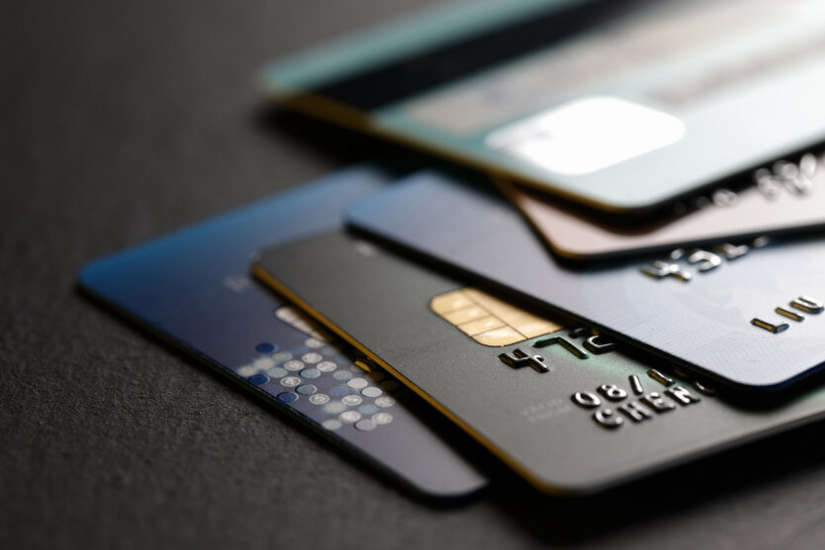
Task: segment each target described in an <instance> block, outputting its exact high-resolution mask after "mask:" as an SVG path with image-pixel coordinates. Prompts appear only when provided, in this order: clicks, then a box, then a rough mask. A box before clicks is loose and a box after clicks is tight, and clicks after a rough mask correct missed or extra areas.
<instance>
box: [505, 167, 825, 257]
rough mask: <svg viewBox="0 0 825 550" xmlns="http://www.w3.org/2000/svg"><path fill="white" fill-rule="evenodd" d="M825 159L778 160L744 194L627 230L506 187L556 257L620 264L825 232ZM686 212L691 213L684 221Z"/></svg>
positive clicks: (696, 203) (687, 205)
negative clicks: (677, 251)
mask: <svg viewBox="0 0 825 550" xmlns="http://www.w3.org/2000/svg"><path fill="white" fill-rule="evenodd" d="M823 160H825V156H823V155H822V154H821V153H820V154H819V155H818V156H817V155H815V154H811V153H808V154H805V155H801V156H799V157H797V158H794V159H793V160H792V161H791V162H787V161H778V162H776V163H774V164H773V166H771V167H764V168H760V169H758V170H756V171H754V173H753V174H752V175H751V176H750V177H748V178H745V180H747V181H748V182H751V183H752V185H750V186H748V187H745V188H744V189H742V190H737V191H733V190H730V189H719V190H716V191H714V192H713V193H711V194H710V196H708V197H705V196H702V197H698V198H696V199H693V200H691V201H687V202H682V203H677V204H676V205H675V206H674V210H675V211H676V212H674V214H673V215H668V216H665V217H660V218H657V219H656V221H655V222H652V223H633V224H625V225H620V224H617V223H615V221H614V222H613V223H611V221H609V220H601V219H597V218H595V217H594V216H593V215H592V213H582V212H581V211H575V210H572V209H570V208H569V207H565V206H562V205H559V203H558V202H557V201H553V200H552V199H550V198H549V197H547V196H546V195H545V194H543V193H540V192H537V191H535V190H532V189H527V188H523V187H517V186H514V185H512V184H508V183H502V190H503V191H504V192H505V194H506V195H507V197H508V198H509V199H510V201H511V202H513V204H515V205H516V206H518V208H519V209H521V211H522V212H523V213H524V215H525V216H526V217H527V219H528V220H529V221H530V223H531V224H532V226H533V228H534V229H535V230H536V231H537V232H538V234H539V235H540V236H542V237H543V238H544V240H545V241H546V242H547V244H548V245H549V246H550V248H551V249H552V250H553V252H555V253H556V254H558V255H560V256H562V257H564V258H567V259H570V260H578V261H593V260H603V259H617V258H621V257H626V256H632V255H637V256H638V255H640V254H643V253H651V252H657V251H658V252H662V251H664V252H669V251H670V250H672V249H674V248H678V247H684V246H696V245H699V244H705V243H709V242H710V243H712V242H714V241H716V242H718V241H719V240H723V239H728V240H730V239H738V240H744V239H748V238H755V237H759V236H762V235H766V234H771V235H773V234H783V235H784V234H788V233H792V232H802V231H811V230H815V229H816V230H820V231H821V230H822V229H823V228H824V227H825V165H823ZM680 210H689V211H688V212H687V213H685V214H678V212H679V211H680Z"/></svg>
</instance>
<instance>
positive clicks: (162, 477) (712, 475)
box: [0, 0, 825, 550]
mask: <svg viewBox="0 0 825 550" xmlns="http://www.w3.org/2000/svg"><path fill="white" fill-rule="evenodd" d="M428 3H432V2H427V1H420V0H396V1H394V2H386V1H381V0H359V1H358V2H345V1H343V0H339V1H322V0H300V1H298V0H288V1H284V0H276V1H270V2H263V1H248V2H217V1H214V0H201V1H200V2H181V1H178V0H171V1H170V0H167V1H163V2H158V1H155V0H144V1H141V2H122V1H117V0H115V1H109V2H103V1H92V2H56V1H53V0H50V1H33V2H13V3H7V5H4V7H3V8H2V10H0V261H2V279H0V323H1V325H0V326H1V328H0V351H2V354H0V363H2V367H0V548H31V547H49V548H117V547H123V548H147V547H152V548H181V547H184V548H185V547H198V548H227V547H233V548H246V547H274V548H381V549H389V548H403V549H405V550H412V549H414V548H532V547H559V548H566V547H587V548H610V549H614V548H653V547H659V548H668V549H680V548H696V547H705V548H744V547H747V548H780V547H781V548H821V547H822V544H823V540H825V500H824V499H823V498H822V495H825V444H824V443H823V436H825V430H823V424H822V423H819V424H816V425H813V426H809V427H806V428H803V429H801V430H797V431H796V432H793V433H790V434H784V435H781V436H779V437H775V438H773V439H770V440H767V441H763V442H761V443H758V444H754V445H750V446H748V447H746V448H744V449H738V450H735V451H731V452H727V453H725V454H723V455H720V456H717V457H714V458H711V459H706V460H703V461H700V462H698V463H694V464H691V465H689V466H685V467H682V468H679V469H677V470H670V471H667V472H664V473H661V474H659V475H657V476H654V477H652V478H650V479H648V480H645V481H643V482H641V483H636V484H633V485H630V486H627V487H625V488H622V489H619V490H616V491H613V492H610V493H608V494H606V495H601V496H598V497H593V498H587V499H584V500H560V499H558V498H550V497H545V496H542V495H539V494H537V493H536V492H535V491H533V490H531V489H530V488H529V487H527V486H526V485H524V484H522V483H520V482H515V481H512V482H510V483H505V484H502V485H501V486H499V487H497V488H495V489H494V490H492V491H490V492H488V493H487V494H485V495H482V496H480V497H478V498H475V499H473V500H472V501H470V502H468V503H464V504H462V505H453V506H434V505H432V504H429V503H426V502H422V501H421V500H418V499H416V498H414V497H411V496H409V495H408V494H406V493H404V492H402V491H400V490H399V489H398V488H397V487H395V486H394V485H392V484H391V483H389V482H387V481H385V480H382V479H381V478H378V477H376V476H374V475H372V474H371V473H370V472H369V470H368V469H367V468H364V467H363V466H361V465H359V464H358V463H357V462H356V461H354V460H352V459H350V458H347V457H346V456H344V455H343V454H341V453H340V452H338V451H336V450H335V449H334V448H333V447H332V446H330V445H328V444H326V443H323V442H321V441H320V440H319V439H318V438H317V437H315V436H314V435H313V434H312V433H310V432H309V431H307V430H306V429H304V428H302V427H301V426H298V425H297V424H295V423H294V422H291V421H288V420H287V419H286V418H285V417H284V416H283V415H281V414H278V413H277V412H276V411H274V410H272V408H271V407H269V406H267V405H265V404H264V403H262V402H260V401H258V400H256V399H254V398H252V397H250V396H249V395H248V394H247V393H246V392H244V391H241V390H240V389H238V388H237V387H235V386H234V385H231V384H229V383H227V382H225V381H224V380H223V379H221V378H219V377H218V376H217V375H214V374H212V372H211V371H209V370H207V369H206V368H204V367H202V366H201V365H199V364H198V363H197V362H195V361H192V360H190V359H188V358H185V357H184V356H182V355H181V354H178V353H176V352H174V351H172V350H171V349H170V348H168V347H165V346H162V345H159V344H158V343H157V342H155V341H154V340H153V339H151V338H150V337H148V336H145V335H143V334H141V333H139V332H136V331H135V330H133V329H132V327H131V326H129V325H127V324H126V323H124V322H121V321H118V320H116V319H115V318H113V317H112V316H111V315H109V314H108V313H107V312H105V311H103V310H101V309H100V308H99V307H97V306H95V305H93V304H92V303H91V302H89V301H88V300H87V299H85V298H84V297H83V296H82V295H80V294H79V293H78V291H77V289H76V287H75V276H76V273H77V271H78V270H79V269H80V268H81V266H82V265H83V264H84V263H86V262H88V261H89V260H92V259H94V258H96V257H99V256H101V255H103V254H107V253H111V252H114V251H116V250H118V249H121V248H123V247H125V246H128V245H132V244H135V243H138V242H141V241H143V240H146V239H149V238H152V237H157V236H159V235H162V234H164V233H166V232H168V231H170V230H173V229H175V228H178V227H181V226H183V225H186V224H189V223H191V222H194V221H197V220H201V219H204V218H207V217H209V216H212V215H215V214H218V213H220V212H222V211H225V210H227V209H230V208H232V207H236V206H240V205H242V204H244V203H246V202H249V201H252V200H254V199H257V198H261V197H264V196H267V195H269V194H271V193H274V192H276V191H277V190H279V189H284V188H287V187H290V186H293V185H297V184H299V183H300V182H302V181H305V180H307V179H310V178H313V177H316V176H320V175H322V174H324V173H327V172H329V171H332V170H335V169H337V168H340V167H343V166H346V165H348V164H350V163H352V162H357V161H359V160H365V159H369V158H372V157H375V156H379V157H380V156H387V155H391V154H393V153H394V152H395V151H392V150H391V149H390V148H389V147H388V146H386V145H383V144H380V143H377V142H375V141H371V140H368V139H364V138H358V137H357V136H354V135H352V134H349V133H347V132H344V131H340V130H336V129H334V128H331V127H329V126H327V125H324V124H320V123H316V122H312V121H309V120H306V119H303V118H300V117H297V116H294V115H293V116H291V115H285V114H283V113H279V112H278V111H277V110H273V109H271V108H268V107H267V105H266V103H265V102H264V101H263V100H262V99H261V98H260V97H259V96H258V95H257V92H256V89H255V86H254V76H255V74H256V71H257V70H258V69H259V68H260V67H261V66H262V65H263V64H264V63H266V62H267V61H269V60H271V59H273V58H275V57H277V56H280V55H284V54H287V53H290V52H294V51H296V50H298V49H300V48H302V47H306V46H309V45H312V44H317V43H320V42H322V41H323V40H325V39H329V38H331V37H335V36H340V35H343V34H346V33H347V32H350V31H353V30H355V29H359V28H363V27H365V26H367V25H370V24H373V23H376V22H379V21H383V20H386V19H388V18H390V17H392V16H395V15H398V14H401V13H404V12H409V11H412V10H414V9H416V8H418V7H421V6H424V5H426V4H428ZM183 388H186V391H185V392H184V391H182V389H183Z"/></svg>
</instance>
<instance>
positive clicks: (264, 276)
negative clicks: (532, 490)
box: [252, 264, 586, 495]
mask: <svg viewBox="0 0 825 550" xmlns="http://www.w3.org/2000/svg"><path fill="white" fill-rule="evenodd" d="M252 273H253V275H255V277H257V278H258V279H259V280H261V281H263V282H264V283H266V284H267V285H269V286H270V287H271V288H272V289H274V290H275V291H276V292H277V293H278V294H281V295H282V296H284V297H285V298H286V299H287V300H289V301H290V302H292V303H294V304H296V305H297V306H298V307H300V308H301V309H302V310H304V312H305V313H307V314H308V315H309V316H311V317H312V318H314V319H315V320H316V321H318V322H319V323H321V324H323V325H324V326H325V327H327V328H328V329H329V330H331V331H332V332H334V333H335V334H336V335H337V336H338V337H340V338H341V339H343V340H344V341H346V342H347V343H348V344H349V345H351V346H352V347H354V348H355V349H356V350H358V351H359V352H361V353H362V354H363V355H365V356H366V357H367V358H369V359H370V360H371V361H373V362H374V363H375V364H376V365H378V366H380V367H381V368H383V369H385V370H386V371H387V372H389V373H390V374H391V375H393V376H394V377H395V378H396V379H397V380H399V381H400V382H401V383H403V384H404V385H405V386H407V387H408V388H410V389H411V390H412V391H413V392H415V393H416V395H418V396H420V397H421V398H422V399H424V400H425V401H426V402H427V403H429V404H430V405H432V406H433V407H434V408H435V409H436V410H438V411H439V412H440V413H441V414H443V415H444V416H446V417H447V418H449V419H450V421H452V422H453V423H454V424H456V425H457V426H459V427H460V428H461V429H462V430H464V431H465V432H467V433H468V434H469V435H470V436H471V437H472V438H473V439H475V440H476V441H478V442H479V443H480V444H481V445H482V446H483V447H485V448H486V449H487V450H488V451H490V452H491V453H493V455H495V456H496V457H497V458H499V459H500V460H501V461H502V462H504V463H505V464H507V466H509V467H510V468H511V469H512V470H513V471H515V472H516V473H517V474H519V475H520V476H521V477H523V478H524V479H525V480H527V481H528V482H529V483H530V484H531V485H533V486H534V487H536V488H537V489H540V490H541V491H544V492H546V493H550V494H556V495H571V494H576V493H584V492H586V491H584V490H579V491H576V490H571V489H563V488H560V487H555V486H552V485H549V484H547V483H544V482H543V481H542V480H540V479H539V478H537V477H535V476H534V475H533V474H532V473H531V472H529V471H528V470H526V469H525V468H524V467H523V466H522V465H521V464H519V463H518V462H517V461H516V460H515V459H514V458H513V457H512V456H510V455H509V454H507V453H505V452H504V451H503V450H502V449H501V448H499V447H498V446H496V445H494V444H493V443H492V442H491V441H490V440H489V439H487V438H486V437H484V436H483V435H482V434H480V433H479V432H477V431H476V430H475V429H473V428H472V427H471V426H470V425H469V424H467V423H466V422H464V421H463V420H462V419H461V418H459V417H458V416H456V415H455V413H453V412H452V411H451V410H450V409H448V408H446V407H445V406H444V405H442V404H441V403H440V402H439V401H437V400H435V399H433V398H432V397H431V396H430V395H429V394H428V393H426V392H425V391H424V390H422V389H421V388H419V387H418V386H416V385H415V384H413V382H412V381H411V380H410V379H408V378H406V377H405V376H404V375H402V374H401V373H400V372H399V371H397V370H396V369H394V368H393V367H392V366H391V365H390V364H389V363H387V362H386V361H384V360H383V359H382V358H381V357H379V356H377V355H376V354H375V353H373V352H372V351H370V350H369V349H368V348H367V347H365V346H364V345H363V344H361V343H360V342H359V341H358V340H356V339H355V338H353V337H352V336H351V335H350V334H349V333H347V332H346V331H344V330H343V329H341V327H339V326H338V325H336V324H335V323H333V322H332V321H331V320H330V319H328V318H327V317H326V316H324V315H322V314H321V313H320V312H319V311H318V310H316V309H314V308H313V307H312V306H310V305H309V303H307V302H306V301H305V300H303V299H302V298H301V297H300V296H298V295H297V294H295V293H294V292H292V291H291V290H290V289H289V288H288V287H287V286H286V285H284V284H283V283H281V282H280V281H278V280H277V279H275V278H274V277H272V275H270V274H269V273H268V272H267V271H266V270H264V268H263V267H261V266H260V265H257V264H255V265H253V266H252Z"/></svg>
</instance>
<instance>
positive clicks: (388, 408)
mask: <svg viewBox="0 0 825 550" xmlns="http://www.w3.org/2000/svg"><path fill="white" fill-rule="evenodd" d="M390 177H391V176H390V174H389V173H387V172H384V171H382V170H380V169H378V168H375V167H369V166H367V167H356V168H352V169H349V170H345V171H342V172H339V173H336V174H334V175H332V176H329V177H326V178H323V179H322V180H320V181H317V182H315V183H311V184H308V185H305V186H303V187H301V188H299V189H297V190H294V191H290V192H287V193H284V194H282V195H278V196H274V197H271V198H268V199H264V200H262V201H260V202H257V203H254V204H252V205H249V206H247V207H244V208H241V209H239V210H235V211H233V212H230V213H228V214H225V215H222V216H220V217H217V218H213V219H210V220H207V221H205V222H203V223H200V224H197V225H194V226H191V227H188V228H186V229H183V230H181V231H178V232H176V233H173V234H170V235H167V236H165V237H161V238H159V239H157V240H154V241H151V242H148V243H145V244H142V245H140V246H137V247H134V248H130V249H128V250H125V251H123V252H120V253H117V254H115V255H113V256H109V257H107V258H103V259H101V260H98V261H96V262H93V263H91V264H90V265H88V266H86V268H85V269H84V270H83V271H82V272H81V273H80V283H81V285H82V286H83V288H84V289H85V290H87V291H89V292H90V293H92V294H93V295H94V296H95V297H97V298H99V299H101V300H102V301H103V302H104V303H106V304H107V305H109V306H111V307H113V308H114V309H115V310H117V311H119V312H120V313H123V314H125V315H126V316H127V317H129V318H131V319H132V320H134V321H136V322H138V323H139V324H140V325H143V326H144V327H146V328H148V329H150V331H151V332H153V333H155V334H157V335H159V336H161V337H164V338H165V339H168V340H171V341H172V342H174V343H175V344H176V345H178V346H180V347H181V348H183V349H185V350H186V351H188V352H190V353H192V354H194V355H195V356H197V357H199V358H200V359H202V360H204V361H205V362H206V363H207V364H209V365H211V366H212V367H215V368H217V369H218V370H219V371H221V372H222V373H224V374H227V375H229V376H230V377H231V378H232V379H234V380H236V381H237V382H239V383H241V384H242V385H243V386H245V387H247V388H249V389H251V390H252V391H254V392H256V393H257V394H258V395H260V396H262V397H264V398H266V399H267V400H269V401H270V402H272V403H273V404H274V405H275V406H276V407H277V408H279V409H280V410H282V411H284V412H286V413H288V414H290V415H291V416H293V417H295V418H298V419H299V420H301V421H303V423H304V424H306V425H308V426H310V427H312V428H314V429H316V430H318V431H320V432H323V434H324V435H325V436H327V437H328V439H330V440H331V441H334V442H336V443H338V444H340V445H341V446H342V447H345V448H347V449H348V450H350V451H353V452H355V453H356V454H358V455H360V456H362V457H364V458H366V459H368V460H370V461H371V462H372V463H373V464H374V465H378V466H380V467H382V468H383V469H384V470H385V471H388V472H389V473H391V474H394V475H395V476H396V477H398V478H401V479H403V480H405V481H406V482H407V483H408V484H409V485H410V486H412V487H413V488H414V489H416V490H417V491H420V492H423V493H425V494H428V495H433V496H439V497H456V496H462V495H466V494H469V493H472V492H475V491H477V490H478V489H480V488H482V487H483V486H485V485H486V484H487V479H486V477H485V476H484V475H483V474H482V473H480V472H479V471H478V470H477V469H476V467H475V466H474V465H473V464H472V463H471V462H470V460H468V458H466V457H468V456H469V457H473V458H476V457H483V456H484V454H485V451H483V450H481V449H480V447H476V446H475V444H473V443H472V442H470V441H468V439H467V438H466V437H465V436H464V434H463V433H461V432H460V431H459V430H457V429H456V428H454V427H452V426H451V425H449V423H448V422H446V421H445V420H443V419H442V418H440V417H439V416H437V415H436V414H435V413H434V411H431V410H430V409H429V405H427V404H426V403H424V402H423V401H421V400H419V399H418V398H417V397H416V396H414V395H413V394H411V393H410V392H409V390H406V389H404V388H402V387H400V386H399V384H398V383H397V382H395V381H394V380H391V379H389V378H388V377H384V376H383V375H382V374H380V373H366V372H365V371H363V370H361V369H359V368H358V367H357V366H355V365H354V364H353V362H352V359H351V357H350V356H348V355H347V353H346V352H345V351H343V350H342V349H339V348H338V347H336V346H335V345H334V344H333V343H330V342H328V341H326V340H325V335H323V334H322V333H319V332H318V331H317V329H316V328H315V327H314V326H312V325H310V324H309V323H308V322H307V321H306V320H305V318H303V317H302V315H301V314H300V313H298V312H297V311H295V310H294V309H292V308H291V307H289V306H286V305H285V304H284V303H283V302H281V301H280V300H279V299H277V298H276V297H275V296H274V295H273V294H271V293H270V292H269V291H268V290H266V289H263V288H261V287H259V286H258V284H257V283H255V282H253V281H252V280H251V279H250V277H249V275H248V270H249V261H250V257H251V256H252V255H253V253H254V251H256V250H258V249H260V248H263V247H265V246H267V245H271V244H274V243H280V242H287V241H290V240H294V239H297V238H301V237H304V236H308V235H311V234H314V233H317V232H320V231H325V230H326V231H328V230H331V229H335V228H337V227H339V226H340V224H341V211H342V209H343V208H344V205H345V204H347V203H348V202H349V201H351V200H353V199H355V198H358V197H362V196H364V195H366V194H367V193H370V192H372V191H375V190H376V189H378V188H379V187H381V185H383V184H384V183H386V182H387V181H388V180H389V178H390ZM334 268H335V266H334V265H323V264H319V265H318V266H317V269H319V270H325V269H334Z"/></svg>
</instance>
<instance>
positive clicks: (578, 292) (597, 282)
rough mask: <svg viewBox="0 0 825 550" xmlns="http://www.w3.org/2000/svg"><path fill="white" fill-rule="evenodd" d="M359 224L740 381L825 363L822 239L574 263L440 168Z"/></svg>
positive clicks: (777, 382)
mask: <svg viewBox="0 0 825 550" xmlns="http://www.w3.org/2000/svg"><path fill="white" fill-rule="evenodd" d="M348 219H349V222H350V223H351V224H353V225H354V226H356V227H358V228H361V229H363V230H366V231H368V232H370V233H372V234H373V235H376V236H378V237H380V238H383V239H385V240H390V241H392V242H395V243H398V244H400V245H403V246H404V247H406V248H407V249H412V250H414V251H416V252H417V253H419V254H423V255H424V256H426V257H429V258H431V259H434V260H436V261H438V262H439V263H441V264H442V265H446V266H452V267H453V268H457V269H459V270H460V271H462V272H463V273H465V274H467V275H470V276H474V277H476V278H477V279H479V280H481V281H483V282H484V283H485V284H488V285H492V286H491V287H492V288H498V289H500V290H501V291H502V292H504V293H510V296H514V297H515V298H516V299H521V300H525V301H526V302H527V303H528V304H534V305H535V306H536V307H545V308H549V310H550V311H553V312H556V313H558V314H561V315H563V316H564V317H565V318H567V319H573V320H575V321H576V322H580V323H583V324H586V325H588V326H594V328H596V329H598V330H600V331H603V332H605V333H606V334H609V335H612V336H614V337H617V338H620V339H623V340H625V341H627V342H629V343H631V344H633V345H638V346H642V347H644V348H645V349H647V350H649V351H652V352H655V353H658V354H660V355H663V356H665V357H666V358H668V359H669V360H673V361H675V362H677V363H679V364H681V365H683V366H685V367H688V368H691V369H694V370H696V371H697V372H699V373H700V374H704V375H707V376H710V377H712V378H715V379H718V380H720V381H722V382H724V383H727V384H732V385H734V386H737V387H739V388H746V389H761V390H772V389H778V388H780V387H783V386H786V385H788V384H790V383H792V382H794V381H796V380H797V379H800V378H802V377H804V376H807V375H809V374H811V373H813V372H814V371H816V370H817V369H819V368H820V367H822V365H823V363H825V315H823V314H822V312H823V310H825V306H823V302H822V301H823V300H825V277H822V273H823V272H825V241H823V240H808V241H799V242H794V243H785V244H782V245H776V246H770V245H769V246H764V241H763V240H762V239H756V240H754V241H751V242H749V243H747V244H736V243H722V244H719V245H717V246H714V247H707V248H703V249H678V250H675V251H672V252H671V253H670V254H668V255H663V256H662V257H661V258H658V259H653V260H651V261H636V262H633V263H630V264H627V265H621V266H610V267H601V268H598V269H590V270H576V269H571V268H570V267H567V266H563V265H561V264H560V263H559V262H558V261H556V260H554V259H553V258H552V256H551V255H550V254H549V253H548V251H547V249H546V248H545V247H544V244H543V242H542V241H541V240H540V239H539V238H538V237H537V236H536V235H535V234H534V232H533V231H531V229H530V228H529V227H528V226H527V223H526V222H525V221H524V220H523V219H522V218H521V216H520V215H519V214H518V212H516V211H515V210H514V209H513V208H512V207H511V206H510V205H509V204H507V203H506V201H505V200H504V199H503V198H502V197H500V196H499V195H498V194H495V193H488V192H485V191H484V190H482V189H480V188H478V186H471V185H468V184H464V183H462V182H460V181H458V180H456V179H451V178H450V177H447V176H445V175H440V174H438V173H435V172H429V173H419V174H415V175H413V176H410V177H408V178H407V179H406V180H404V181H403V182H402V183H400V184H396V185H394V186H393V187H392V188H391V189H386V190H384V191H379V192H378V193H376V194H373V195H371V196H369V197H367V198H366V199H364V200H363V201H358V202H356V203H354V204H353V205H352V206H351V208H350V209H349V210H348Z"/></svg>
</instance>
